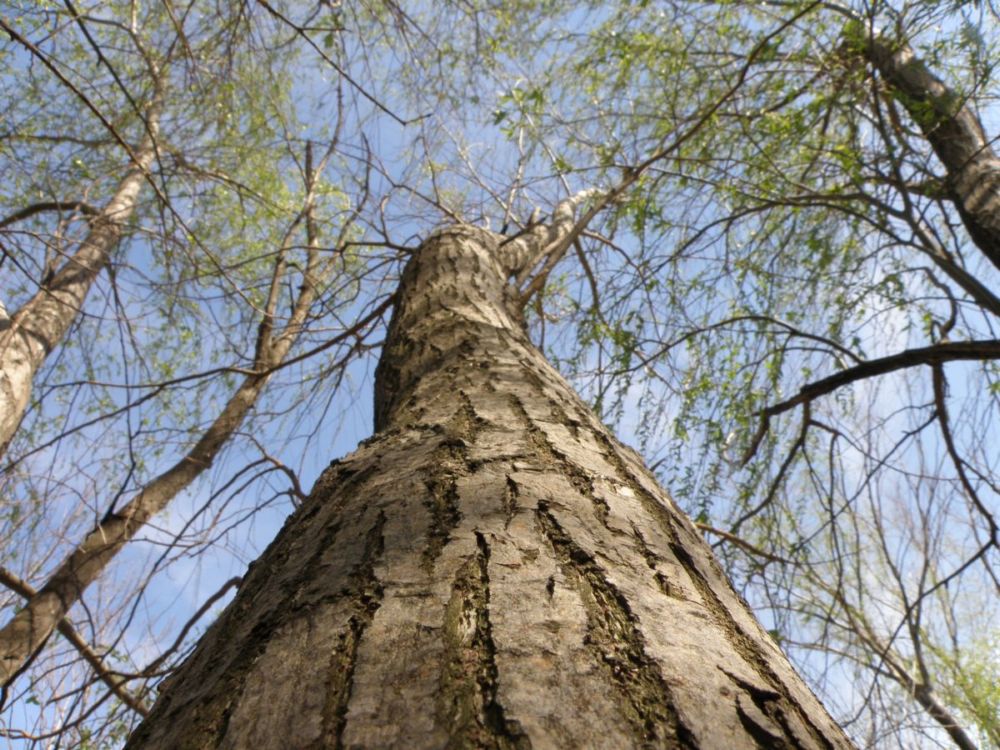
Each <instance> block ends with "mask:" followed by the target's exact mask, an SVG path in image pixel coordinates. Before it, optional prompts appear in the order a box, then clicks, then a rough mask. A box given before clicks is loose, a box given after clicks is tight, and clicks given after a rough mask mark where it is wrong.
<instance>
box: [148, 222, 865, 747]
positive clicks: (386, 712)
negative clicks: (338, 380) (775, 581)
mask: <svg viewBox="0 0 1000 750" xmlns="http://www.w3.org/2000/svg"><path fill="white" fill-rule="evenodd" d="M564 208H565V207H564ZM565 230H566V226H565V215H563V216H562V217H560V216H559V215H558V214H557V216H556V221H555V222H554V224H553V225H552V226H550V227H548V228H546V229H544V230H539V231H538V232H534V233H533V234H532V235H531V236H529V237H528V238H526V239H525V238H522V239H521V240H518V242H515V243H510V242H508V243H507V244H506V245H502V246H501V245H500V244H499V242H500V240H502V238H500V237H499V236H497V235H495V234H491V233H489V232H486V231H484V230H480V229H476V228H472V227H464V226H462V227H452V228H450V229H447V230H444V231H442V232H440V233H438V234H436V235H434V236H432V237H431V238H430V239H428V240H427V241H426V242H424V244H423V245H422V247H421V248H420V250H419V251H418V252H417V253H416V254H415V256H414V257H413V259H412V260H411V262H410V263H409V265H408V267H407V269H406V271H405V273H404V276H403V279H402V281H401V286H400V290H399V294H398V297H397V308H396V312H395V315H394V318H393V322H392V324H391V326H390V331H389V334H388V337H387V341H386V345H385V349H384V351H383V355H382V360H381V362H380V365H379V368H378V371H377V378H376V381H377V382H376V402H377V405H376V428H377V432H376V435H375V436H374V437H373V438H372V439H370V440H368V441H365V442H364V443H362V445H361V446H360V447H359V448H358V449H357V450H356V451H355V452H354V453H352V454H351V455H349V456H348V457H346V458H345V459H343V460H341V461H335V462H334V463H333V464H332V465H331V466H330V467H329V468H328V469H327V470H326V471H325V472H324V473H323V474H322V476H321V477H320V479H319V480H318V481H317V484H316V486H315V487H314V489H313V491H312V493H311V495H310V497H309V498H308V500H307V501H306V502H305V503H304V504H303V505H302V507H301V508H300V509H299V510H298V511H296V512H295V513H294V514H293V515H292V516H291V517H290V518H289V519H288V521H287V522H286V524H285V527H284V528H283V529H282V531H281V532H280V534H279V535H278V537H277V539H276V540H275V541H274V542H273V543H272V544H271V546H270V547H269V548H268V550H267V551H266V552H265V553H264V555H263V556H262V557H261V558H260V559H259V560H258V561H257V562H256V563H255V564H254V565H252V566H251V569H250V570H249V572H248V574H247V575H246V577H245V579H244V582H243V584H242V585H241V588H240V591H239V593H238V595H237V597H236V599H235V601H234V602H233V603H232V604H231V605H230V606H229V607H228V608H227V610H226V611H225V612H224V613H223V615H222V616H221V617H220V618H219V620H218V621H217V622H216V623H215V624H214V625H213V626H212V628H210V630H209V631H208V632H207V633H206V635H205V636H204V638H203V639H202V641H201V642H200V644H199V645H198V647H197V648H196V650H195V651H194V652H193V654H192V655H191V657H190V658H189V659H188V660H187V661H186V662H185V664H184V665H182V667H181V668H180V670H179V671H178V672H177V673H176V674H175V675H174V676H173V677H172V678H170V679H169V680H168V681H167V684H165V685H164V686H163V689H162V692H161V695H160V699H159V700H158V702H157V704H156V705H155V707H154V709H153V711H152V713H151V715H150V717H149V719H147V721H146V722H144V723H143V724H142V725H141V726H140V727H139V728H138V729H137V731H136V732H135V733H134V734H133V736H132V738H131V740H130V742H129V745H128V746H129V747H130V748H165V749H166V748H170V749H171V750H174V749H175V748H209V747H211V748H216V747H218V748H247V747H253V748H282V749H284V748H312V747H331V748H341V747H344V748H348V747H350V748H407V749H408V750H410V749H417V748H472V747H475V748H480V747H482V748H574V749H575V748H609V749H611V748H614V749H616V750H617V749H618V748H713V749H715V748H725V749H727V750H729V749H731V750H739V749H741V748H827V749H830V748H848V747H850V746H851V745H850V742H849V741H848V740H847V738H846V737H845V736H844V734H843V733H842V732H841V730H840V729H839V728H838V727H837V725H836V724H835V723H834V722H833V721H832V719H831V718H830V717H829V716H828V714H827V713H826V711H825V710H824V709H823V707H822V706H821V705H820V704H819V702H818V701H817V700H816V698H815V697H814V696H813V695H812V694H811V693H810V691H809V690H808V688H807V687H806V686H805V684H804V683H803V682H802V681H801V680H800V678H798V677H797V676H796V674H795V673H794V671H793V670H792V668H791V667H790V665H789V663H788V662H787V660H786V658H785V657H784V655H783V654H782V653H781V651H780V650H779V649H778V647H777V646H776V645H775V644H774V642H773V641H772V640H771V639H770V638H769V637H768V635H767V634H766V633H765V632H764V631H763V630H762V629H761V627H760V626H759V625H758V623H757V622H756V621H755V619H754V617H753V615H752V614H751V612H750V611H749V609H748V608H747V606H746V604H745V603H744V602H743V601H742V600H741V599H740V597H739V596H738V595H737V594H736V593H735V592H734V591H733V589H732V588H731V586H730V585H729V583H728V582H727V580H726V578H725V576H724V574H723V573H722V571H721V569H720V567H719V566H718V564H717V563H716V561H715V560H714V558H713V556H712V553H711V551H710V549H709V547H708V546H707V544H706V543H705V542H704V540H703V539H702V538H701V536H700V535H699V533H698V532H697V531H696V529H695V528H694V527H693V526H692V524H691V522H690V521H689V520H688V519H687V518H686V517H685V516H684V514H683V513H682V512H681V511H680V510H679V509H678V508H677V506H676V505H674V503H673V502H672V501H671V500H670V498H669V497H668V496H667V495H666V494H665V492H664V491H663V490H662V489H661V488H660V487H659V486H658V485H657V484H656V482H655V480H654V479H653V477H652V476H651V475H650V474H649V472H648V471H647V470H646V469H645V468H644V467H643V465H642V462H641V460H640V458H639V457H638V455H637V454H635V453H634V452H633V451H631V450H630V449H628V448H626V447H624V446H622V445H621V444H620V443H618V442H617V441H616V440H615V439H614V438H613V437H612V436H611V434H610V433H609V431H608V430H607V429H606V428H605V427H604V426H603V425H601V424H600V422H599V421H598V420H597V419H596V418H595V417H594V415H593V413H592V412H591V410H590V409H589V408H588V407H587V405H586V404H584V403H583V402H582V401H581V400H580V399H579V398H578V397H577V396H576V395H575V394H574V393H573V391H572V389H571V388H570V387H569V386H568V384H567V383H566V382H565V381H564V380H563V379H562V378H561V377H560V376H559V375H558V374H557V373H556V372H555V370H554V369H553V368H552V367H551V366H550V365H549V364H548V363H547V362H546V361H545V359H544V357H543V356H542V355H541V353H540V352H539V351H538V350H537V349H535V348H534V346H532V344H531V343H530V341H529V340H528V338H527V336H526V334H525V333H524V331H523V329H522V326H521V323H520V321H519V320H518V316H517V313H516V312H515V309H516V308H517V302H518V300H517V295H516V294H515V293H514V292H513V291H512V290H511V289H510V288H509V287H508V286H507V284H506V282H507V279H508V278H509V277H511V276H515V275H516V274H517V272H518V271H519V270H522V269H523V268H525V267H527V266H528V265H529V264H530V263H532V262H533V261H535V260H537V259H538V258H539V257H540V255H539V253H544V252H546V251H547V250H551V248H552V247H553V246H554V245H556V244H558V241H559V239H560V237H564V236H565ZM546 232H547V233H548V234H546ZM532 243H534V244H532Z"/></svg>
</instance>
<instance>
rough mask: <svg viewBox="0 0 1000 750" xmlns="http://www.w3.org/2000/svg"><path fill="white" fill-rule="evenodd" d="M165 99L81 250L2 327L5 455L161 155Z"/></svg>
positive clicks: (1, 440) (0, 408)
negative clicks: (40, 374) (37, 383)
mask: <svg viewBox="0 0 1000 750" xmlns="http://www.w3.org/2000/svg"><path fill="white" fill-rule="evenodd" d="M159 109H160V99H159V95H158V98H157V100H156V101H155V102H154V103H153V106H152V107H151V108H150V111H149V114H148V116H147V118H146V123H145V126H146V134H145V136H144V137H143V139H142V142H141V144H140V145H139V147H138V148H137V149H136V150H135V154H134V157H135V161H134V162H133V163H132V164H131V165H130V166H129V169H128V172H127V173H126V175H125V177H124V178H122V181H121V182H120V183H119V185H118V188H117V190H115V194H114V195H113V196H112V197H111V200H109V201H108V203H107V205H106V206H105V207H104V208H103V209H101V210H100V211H99V212H98V213H97V214H96V215H95V216H93V217H91V218H90V230H89V232H88V233H87V236H86V238H84V240H83V242H81V243H80V246H79V247H78V248H77V250H76V252H75V253H73V255H72V256H70V257H69V258H68V259H67V260H66V262H65V263H63V265H62V267H61V268H60V269H59V270H58V271H57V272H56V273H55V274H54V275H53V276H52V278H51V279H49V280H47V281H44V282H43V283H42V286H41V288H40V289H39V290H38V292H37V293H36V294H35V296H34V297H32V298H31V299H30V300H28V302H27V303H26V304H25V305H24V306H23V307H21V309H20V310H18V311H17V312H16V313H14V315H13V316H11V321H10V327H9V328H7V329H6V330H2V332H0V456H2V455H3V454H4V453H6V451H7V446H8V444H9V443H10V440H11V438H12V437H13V436H14V433H15V432H16V431H17V428H18V426H19V425H20V424H21V419H22V417H23V416H24V412H25V410H26V409H27V408H28V403H29V401H30V400H31V387H32V381H33V379H34V377H35V373H36V372H37V371H38V368H39V367H41V365H42V363H43V362H44V361H45V358H46V357H47V356H48V355H49V353H50V352H51V351H52V350H53V349H55V347H56V345H57V344H58V343H59V342H60V341H61V340H62V338H63V336H65V335H66V332H67V331H68V330H69V328H70V326H71V325H73V321H74V320H76V316H77V315H78V314H79V312H80V309H81V308H82V307H83V301H84V299H86V297H87V292H89V291H90V287H91V286H92V285H93V283H94V280H95V279H96V278H97V276H98V274H100V272H101V271H102V270H103V269H104V267H105V266H106V265H107V263H108V260H109V258H110V257H111V252H112V251H113V250H114V249H115V247H116V246H117V245H118V242H119V240H121V237H122V233H123V230H124V227H125V225H126V224H127V223H128V220H129V219H130V218H131V216H132V214H133V213H134V211H135V206H136V202H137V200H138V198H139V193H140V192H141V189H142V186H143V183H144V182H145V181H146V179H147V175H148V172H149V168H150V165H152V163H153V159H154V158H155V156H156V138H157V135H158V133H159Z"/></svg>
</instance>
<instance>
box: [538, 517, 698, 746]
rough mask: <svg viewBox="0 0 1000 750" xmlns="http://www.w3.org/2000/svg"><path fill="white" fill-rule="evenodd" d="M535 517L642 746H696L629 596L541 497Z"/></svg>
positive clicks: (594, 647)
mask: <svg viewBox="0 0 1000 750" xmlns="http://www.w3.org/2000/svg"><path fill="white" fill-rule="evenodd" d="M537 519H538V523H539V526H540V527H541V530H542V533H543V534H544V535H545V537H546V538H547V539H548V541H549V543H550V544H551V545H552V549H553V551H554V552H555V555H556V558H557V559H558V560H559V565H560V568H561V570H562V571H563V573H564V574H565V575H566V577H567V578H568V579H569V580H570V581H571V582H572V583H573V584H574V586H575V587H576V589H577V590H578V592H579V594H580V598H581V599H582V600H583V603H584V607H585V609H586V611H587V629H588V634H587V645H588V647H589V648H590V649H591V650H592V651H593V652H594V654H595V655H596V656H597V658H598V661H599V662H600V664H601V665H602V667H603V668H604V670H605V672H606V674H607V676H608V678H609V680H610V682H611V684H612V685H613V687H614V688H615V692H616V693H617V695H618V698H619V704H620V705H621V708H622V711H623V713H624V715H625V717H626V718H627V720H628V722H629V724H630V726H631V727H632V731H633V732H634V734H635V736H636V738H637V740H638V741H639V742H640V743H641V744H642V746H643V747H655V748H692V749H694V748H697V747H698V742H697V740H696V739H695V737H694V735H693V733H692V732H691V730H690V729H689V728H688V727H687V726H685V725H684V723H683V722H682V721H681V719H680V716H679V715H678V713H677V709H676V704H675V701H674V698H673V695H672V694H671V690H670V687H669V686H668V685H667V683H666V681H665V680H664V679H663V675H662V674H661V672H660V668H659V665H658V664H657V663H656V661H655V660H654V659H652V658H650V657H649V656H648V655H647V654H646V651H645V643H644V640H643V637H642V632H641V630H640V627H639V623H638V621H637V619H636V617H635V615H634V614H633V612H632V610H631V608H630V607H629V604H628V601H627V600H626V599H625V597H624V596H623V595H622V593H621V592H620V591H618V589H617V588H615V586H614V585H612V584H611V582H610V581H608V580H607V576H606V575H605V573H604V571H603V570H602V569H601V567H600V566H599V565H598V564H597V561H596V560H594V558H593V557H591V556H590V555H589V554H587V552H586V551H585V550H583V549H582V548H581V547H580V546H578V545H577V544H576V543H575V542H573V540H572V539H571V538H570V537H569V535H568V534H567V533H566V531H565V530H564V529H563V528H562V527H561V526H560V525H559V522H558V521H556V519H555V517H554V516H553V515H552V513H551V512H550V511H549V508H548V505H547V504H546V503H544V502H540V503H539V504H538V510H537Z"/></svg>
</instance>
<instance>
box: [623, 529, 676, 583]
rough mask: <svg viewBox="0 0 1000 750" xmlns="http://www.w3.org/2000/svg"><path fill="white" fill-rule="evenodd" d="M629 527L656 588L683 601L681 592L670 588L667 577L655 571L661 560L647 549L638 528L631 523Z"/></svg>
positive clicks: (644, 538) (647, 546)
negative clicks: (651, 574) (651, 572)
mask: <svg viewBox="0 0 1000 750" xmlns="http://www.w3.org/2000/svg"><path fill="white" fill-rule="evenodd" d="M631 526H632V533H633V534H634V535H635V539H636V541H637V542H638V545H639V552H641V553H642V559H643V560H645V561H646V565H647V566H649V569H650V570H651V571H653V579H654V580H655V581H656V586H657V588H659V589H660V591H661V592H662V593H664V594H666V595H667V596H669V597H671V598H673V599H684V594H683V593H682V592H681V590H680V589H679V588H678V587H676V586H672V585H671V584H670V581H669V580H667V577H666V576H665V575H663V573H661V572H660V571H659V570H658V569H657V565H658V564H659V562H660V561H661V559H662V558H660V556H659V555H657V554H656V553H655V552H653V550H651V549H650V548H649V545H648V544H647V543H646V537H644V536H643V535H642V531H640V530H639V527H638V526H636V525H635V523H632V524H631Z"/></svg>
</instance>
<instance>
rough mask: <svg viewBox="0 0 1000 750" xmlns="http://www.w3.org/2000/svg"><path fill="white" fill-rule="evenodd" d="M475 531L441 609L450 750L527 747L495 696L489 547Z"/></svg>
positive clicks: (443, 688)
mask: <svg viewBox="0 0 1000 750" xmlns="http://www.w3.org/2000/svg"><path fill="white" fill-rule="evenodd" d="M475 535H476V552H475V554H473V555H472V556H471V557H470V558H469V559H468V560H466V561H465V563H463V565H462V566H461V567H460V568H459V569H458V572H457V573H456V575H455V579H454V582H453V583H452V591H451V598H450V599H449V601H448V606H447V609H446V611H445V626H444V643H445V650H446V653H447V657H446V662H445V666H444V672H443V674H442V675H441V695H442V697H441V705H442V707H441V712H442V714H443V720H444V724H445V725H446V726H447V727H448V735H449V737H448V745H447V747H448V748H449V750H460V749H461V750H465V749H466V748H488V749H489V750H530V748H531V741H530V740H529V739H528V736H527V735H526V734H525V733H524V732H523V731H522V729H521V726H520V725H519V724H518V722H516V721H512V720H510V719H508V718H507V717H506V716H505V714H504V709H503V706H501V705H500V703H499V701H498V699H497V692H498V670H497V665H496V645H495V644H494V642H493V633H492V628H491V625H490V616H489V608H490V579H489V560H490V548H489V544H488V543H487V542H486V537H485V536H483V534H481V533H480V532H478V531H477V532H475Z"/></svg>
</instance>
